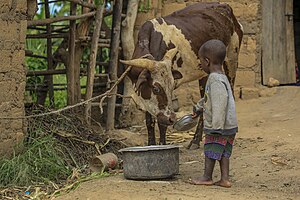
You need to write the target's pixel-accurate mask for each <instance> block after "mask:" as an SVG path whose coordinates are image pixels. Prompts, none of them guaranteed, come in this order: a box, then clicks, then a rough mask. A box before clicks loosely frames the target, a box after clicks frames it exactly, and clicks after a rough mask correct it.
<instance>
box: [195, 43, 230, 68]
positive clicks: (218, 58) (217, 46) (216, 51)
mask: <svg viewBox="0 0 300 200" xmlns="http://www.w3.org/2000/svg"><path fill="white" fill-rule="evenodd" d="M198 56H199V58H200V61H201V66H202V69H203V70H204V71H205V72H206V73H210V72H211V67H212V66H214V67H216V66H219V67H220V69H222V65H223V62H224V60H225V56H226V46H225V44H224V43H223V42H222V41H220V40H216V39H213V40H208V41H207V42H205V43H204V44H203V45H202V46H201V47H200V49H199V51H198Z"/></svg>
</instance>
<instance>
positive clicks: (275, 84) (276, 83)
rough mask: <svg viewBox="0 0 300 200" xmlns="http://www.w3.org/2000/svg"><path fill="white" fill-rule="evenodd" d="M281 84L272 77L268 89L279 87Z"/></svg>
mask: <svg viewBox="0 0 300 200" xmlns="http://www.w3.org/2000/svg"><path fill="white" fill-rule="evenodd" d="M279 84H280V83H279V81H278V80H277V79H275V78H273V77H270V78H269V80H268V83H267V86H268V87H275V86H278V85H279Z"/></svg>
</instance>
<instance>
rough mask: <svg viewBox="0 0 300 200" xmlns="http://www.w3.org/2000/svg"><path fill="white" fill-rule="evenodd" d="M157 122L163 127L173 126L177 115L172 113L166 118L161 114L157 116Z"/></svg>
mask: <svg viewBox="0 0 300 200" xmlns="http://www.w3.org/2000/svg"><path fill="white" fill-rule="evenodd" d="M157 121H158V123H159V124H161V125H165V126H170V125H173V124H174V123H175V122H176V114H175V113H173V112H172V113H171V114H170V115H169V116H166V115H164V114H163V113H162V112H160V113H158V115H157Z"/></svg>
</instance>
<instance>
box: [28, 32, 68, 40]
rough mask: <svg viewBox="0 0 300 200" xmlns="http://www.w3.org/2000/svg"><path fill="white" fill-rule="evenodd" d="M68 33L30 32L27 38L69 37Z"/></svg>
mask: <svg viewBox="0 0 300 200" xmlns="http://www.w3.org/2000/svg"><path fill="white" fill-rule="evenodd" d="M68 37H69V34H68V33H59V34H49V33H40V34H28V35H26V38H27V39H41V38H68Z"/></svg>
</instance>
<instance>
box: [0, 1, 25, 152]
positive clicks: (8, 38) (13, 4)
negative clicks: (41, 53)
mask: <svg viewBox="0 0 300 200" xmlns="http://www.w3.org/2000/svg"><path fill="white" fill-rule="evenodd" d="M26 8H27V0H1V1H0V91H1V95H0V118H1V117H2V118H3V117H22V116H24V102H23V101H24V91H25V78H26V76H25V70H24V66H23V62H24V58H25V51H24V49H25V37H26V29H27V22H26V11H27V9H26ZM24 127H25V126H24V120H22V119H14V120H3V119H0V156H3V155H10V154H11V153H12V152H13V148H14V147H15V146H16V145H17V144H20V143H21V142H22V139H23V136H24V131H23V128H24Z"/></svg>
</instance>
